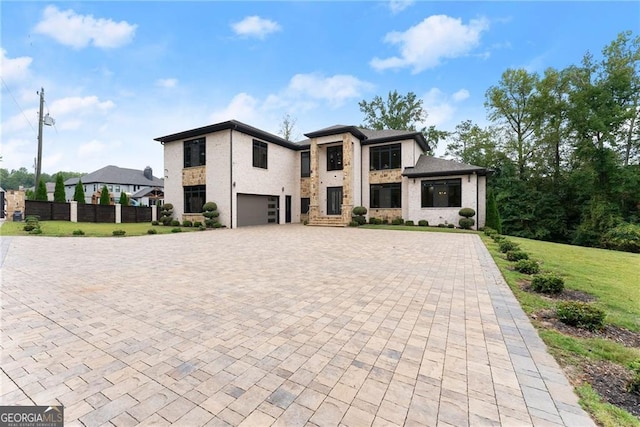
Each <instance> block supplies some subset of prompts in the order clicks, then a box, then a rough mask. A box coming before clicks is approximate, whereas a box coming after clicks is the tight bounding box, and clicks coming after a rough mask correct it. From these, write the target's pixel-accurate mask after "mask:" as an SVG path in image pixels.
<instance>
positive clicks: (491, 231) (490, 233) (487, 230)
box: [482, 227, 496, 237]
mask: <svg viewBox="0 0 640 427" xmlns="http://www.w3.org/2000/svg"><path fill="white" fill-rule="evenodd" d="M482 231H483V232H484V235H485V236H489V237H491V236H493V235H494V234H496V230H494V229H493V228H491V227H484V229H483V230H482Z"/></svg>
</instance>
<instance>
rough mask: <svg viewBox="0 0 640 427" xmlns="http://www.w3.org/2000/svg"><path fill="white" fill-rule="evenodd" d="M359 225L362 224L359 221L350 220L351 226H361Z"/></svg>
mask: <svg viewBox="0 0 640 427" xmlns="http://www.w3.org/2000/svg"><path fill="white" fill-rule="evenodd" d="M359 225H360V224H359V223H358V222H357V221H350V222H349V227H357V226H359Z"/></svg>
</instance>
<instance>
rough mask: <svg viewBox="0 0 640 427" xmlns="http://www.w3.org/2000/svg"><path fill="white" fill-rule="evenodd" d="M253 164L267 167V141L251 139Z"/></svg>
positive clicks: (257, 166)
mask: <svg viewBox="0 0 640 427" xmlns="http://www.w3.org/2000/svg"><path fill="white" fill-rule="evenodd" d="M253 166H254V167H256V168H262V169H267V143H266V142H262V141H256V140H255V139H254V140H253Z"/></svg>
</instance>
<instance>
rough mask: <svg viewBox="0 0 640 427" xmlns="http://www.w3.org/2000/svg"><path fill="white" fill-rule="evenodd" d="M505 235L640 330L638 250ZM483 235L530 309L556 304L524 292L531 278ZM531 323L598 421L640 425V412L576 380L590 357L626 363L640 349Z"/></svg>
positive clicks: (638, 356) (616, 321)
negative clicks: (639, 415)
mask: <svg viewBox="0 0 640 427" xmlns="http://www.w3.org/2000/svg"><path fill="white" fill-rule="evenodd" d="M507 238H508V239H509V240H512V241H514V242H517V243H518V244H519V245H520V248H521V249H522V250H524V251H525V252H527V253H528V254H529V256H530V258H532V259H535V260H537V261H539V262H540V263H541V265H542V269H543V270H544V271H553V272H556V273H558V274H560V275H561V276H562V277H563V278H564V279H565V287H566V288H567V289H573V290H579V291H582V292H587V293H589V294H591V295H593V296H594V297H595V298H596V301H595V304H597V305H598V306H600V307H601V308H603V309H604V310H605V311H606V313H607V317H606V319H605V322H606V323H608V324H611V325H616V326H620V327H623V328H627V329H629V330H632V331H636V332H640V283H639V282H638V274H639V273H638V272H639V271H640V254H631V253H627V252H618V251H610V250H604V249H595V248H585V247H580V246H571V245H562V244H558V243H550V242H541V241H537V240H529V239H522V238H516V237H510V236H507ZM482 239H483V241H484V242H485V244H486V246H487V248H488V249H489V252H490V253H491V255H492V256H493V258H494V260H495V261H496V264H497V265H498V267H499V268H500V270H501V272H502V275H503V276H504V278H505V280H506V281H507V283H508V284H509V286H510V287H511V289H512V291H513V293H514V294H515V295H516V298H518V301H519V302H520V305H521V306H522V308H523V309H524V311H525V312H526V313H527V314H532V313H534V312H536V311H538V310H540V309H543V308H547V309H548V308H553V307H554V306H555V302H554V301H553V300H552V299H550V298H546V297H543V296H540V295H538V294H535V293H531V292H525V291H523V290H522V289H521V285H522V283H523V281H526V280H528V279H530V277H529V276H526V275H524V274H521V273H518V272H516V271H514V270H513V269H512V268H511V266H512V263H511V262H509V261H507V260H506V258H505V256H504V254H502V253H500V251H499V250H498V245H497V244H496V243H495V242H494V241H493V240H492V239H490V238H488V237H487V236H484V235H483V236H482ZM533 324H534V325H535V326H536V327H537V328H538V329H539V334H540V336H541V338H542V339H543V340H544V342H545V343H546V344H547V347H548V348H549V352H550V353H551V354H553V356H554V357H555V358H556V359H557V360H558V362H559V363H560V364H561V365H562V366H563V367H564V368H565V372H567V373H568V375H569V376H570V377H572V379H573V380H574V381H575V383H576V392H577V393H578V396H579V397H580V403H581V404H582V405H583V407H584V408H585V409H586V410H587V411H589V413H590V414H591V416H592V417H593V418H594V419H595V420H596V421H597V422H598V424H600V425H603V426H607V427H608V426H611V427H613V426H631V427H640V420H639V419H638V418H637V417H634V416H633V415H631V414H630V413H628V412H626V411H624V410H622V409H620V408H618V407H616V406H613V405H610V404H608V403H606V402H604V401H602V399H601V398H600V396H599V395H598V394H597V393H596V392H595V391H594V390H593V388H592V387H591V386H590V385H589V384H587V383H581V382H580V380H576V379H577V378H579V377H580V372H581V369H582V368H581V366H582V364H583V363H585V362H586V361H598V360H605V361H608V362H611V363H615V364H618V365H621V366H624V367H628V366H629V365H630V364H631V362H633V361H634V360H640V349H637V348H630V347H625V346H623V345H622V344H619V343H616V342H614V341H611V340H608V339H605V338H578V337H575V336H570V335H565V334H562V333H560V332H558V331H556V330H554V329H550V328H547V327H545V326H544V325H543V324H541V323H540V322H537V321H535V320H534V321H533Z"/></svg>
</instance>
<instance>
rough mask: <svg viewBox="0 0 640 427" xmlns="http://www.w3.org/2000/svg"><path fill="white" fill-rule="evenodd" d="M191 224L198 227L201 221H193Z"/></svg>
mask: <svg viewBox="0 0 640 427" xmlns="http://www.w3.org/2000/svg"><path fill="white" fill-rule="evenodd" d="M193 226H194V227H200V226H202V223H201V222H200V221H193Z"/></svg>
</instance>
